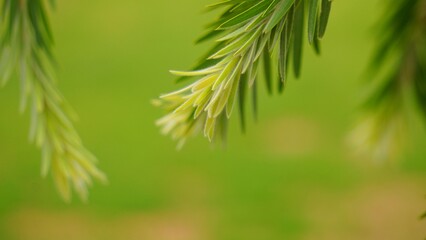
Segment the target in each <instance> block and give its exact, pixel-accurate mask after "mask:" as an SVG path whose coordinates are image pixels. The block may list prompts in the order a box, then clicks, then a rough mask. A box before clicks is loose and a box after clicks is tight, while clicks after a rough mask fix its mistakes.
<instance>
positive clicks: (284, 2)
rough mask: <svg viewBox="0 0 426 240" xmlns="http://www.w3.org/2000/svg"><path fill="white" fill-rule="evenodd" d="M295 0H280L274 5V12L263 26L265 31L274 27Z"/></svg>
mask: <svg viewBox="0 0 426 240" xmlns="http://www.w3.org/2000/svg"><path fill="white" fill-rule="evenodd" d="M294 1H295V0H281V1H280V3H279V4H278V5H277V6H276V9H277V10H275V11H274V13H273V14H272V16H271V18H270V19H269V21H268V23H267V24H266V27H265V30H264V31H265V32H269V31H271V30H272V28H274V27H275V26H276V25H277V24H278V23H279V22H280V21H281V20H282V19H283V18H284V16H285V15H286V14H287V12H288V11H289V10H290V8H291V7H292V6H293V4H294Z"/></svg>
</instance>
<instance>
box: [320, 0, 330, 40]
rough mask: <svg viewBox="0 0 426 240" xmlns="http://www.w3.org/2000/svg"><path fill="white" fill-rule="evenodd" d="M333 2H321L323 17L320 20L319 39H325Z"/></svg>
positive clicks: (328, 0)
mask: <svg viewBox="0 0 426 240" xmlns="http://www.w3.org/2000/svg"><path fill="white" fill-rule="evenodd" d="M330 11H331V0H322V2H321V15H320V19H319V32H318V37H319V38H323V37H324V34H325V30H326V29H327V24H328V18H329V17H330Z"/></svg>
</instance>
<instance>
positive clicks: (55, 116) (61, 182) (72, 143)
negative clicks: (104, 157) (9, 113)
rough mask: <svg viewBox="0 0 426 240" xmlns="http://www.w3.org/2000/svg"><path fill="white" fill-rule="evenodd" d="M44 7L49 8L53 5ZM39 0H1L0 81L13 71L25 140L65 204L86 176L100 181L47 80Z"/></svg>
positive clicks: (47, 51) (47, 50) (45, 28)
mask: <svg viewBox="0 0 426 240" xmlns="http://www.w3.org/2000/svg"><path fill="white" fill-rule="evenodd" d="M48 4H50V5H53V4H54V1H50V2H49V3H48ZM46 7H47V4H46V2H45V1H44V0H20V1H16V0H4V1H3V5H2V11H1V13H2V16H1V18H0V19H1V22H0V41H1V42H0V81H1V82H2V84H3V85H5V84H6V83H7V82H8V81H9V80H10V79H11V78H13V76H14V74H13V73H14V72H17V76H18V78H19V80H20V86H21V87H20V92H21V101H20V103H21V107H20V109H21V111H24V110H25V109H26V108H27V105H29V106H28V107H29V108H30V118H31V124H30V131H29V138H30V141H32V142H34V143H35V144H36V145H37V147H39V148H40V149H41V153H42V154H41V155H42V160H41V174H42V176H46V175H47V174H48V172H49V171H51V172H52V176H53V178H54V180H55V183H56V186H57V188H58V190H59V192H60V194H61V195H62V197H63V198H64V199H65V200H67V201H68V200H70V198H71V188H74V189H75V191H76V192H77V193H78V194H79V195H80V197H81V198H82V199H83V200H85V199H86V198H87V187H88V186H90V185H91V184H92V177H94V178H97V179H99V180H101V181H106V177H105V175H104V174H103V173H102V172H101V171H100V170H99V169H98V168H97V167H96V164H97V160H96V157H95V156H93V155H92V154H91V153H90V152H89V151H88V150H87V149H86V148H85V147H84V146H83V144H82V142H81V140H80V137H79V135H78V133H77V131H76V130H75V128H74V126H73V123H72V120H71V117H70V116H72V112H71V110H70V108H69V106H68V104H67V103H66V101H65V99H64V97H63V96H62V94H61V93H60V92H59V90H58V89H57V87H56V85H55V83H54V77H53V76H52V72H53V65H54V59H53V56H52V46H53V37H52V33H51V30H50V27H49V21H48V16H47V9H46Z"/></svg>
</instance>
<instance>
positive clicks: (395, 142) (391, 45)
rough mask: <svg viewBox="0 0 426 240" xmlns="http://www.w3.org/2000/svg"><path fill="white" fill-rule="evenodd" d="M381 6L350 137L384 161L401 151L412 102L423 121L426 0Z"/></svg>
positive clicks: (396, 1) (398, 0)
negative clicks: (364, 95)
mask: <svg viewBox="0 0 426 240" xmlns="http://www.w3.org/2000/svg"><path fill="white" fill-rule="evenodd" d="M384 2H385V3H387V4H386V5H385V15H384V16H383V17H382V18H380V19H381V20H380V22H379V28H378V31H377V39H378V41H377V42H378V44H377V45H378V46H377V50H376V54H375V56H374V58H373V60H372V63H371V66H370V68H371V72H372V75H371V76H372V77H371V79H372V80H371V81H369V82H368V83H369V84H370V86H372V89H373V91H372V92H371V93H370V94H369V97H368V100H367V101H366V102H365V104H364V110H365V115H364V117H363V118H362V120H361V121H360V123H359V125H358V127H357V128H356V129H355V131H354V135H353V137H352V139H353V140H354V142H355V146H357V147H358V149H359V150H360V151H361V152H364V153H368V154H370V155H372V157H373V158H375V159H389V158H391V157H393V156H397V155H398V153H399V152H400V151H401V150H402V148H403V146H404V139H405V138H406V135H407V133H408V132H409V129H408V126H409V125H410V124H409V120H408V119H409V116H410V111H409V108H410V102H412V101H411V100H412V99H414V102H415V104H416V105H417V107H418V111H417V112H419V113H420V114H422V115H423V117H426V24H425V22H426V1H424V0H394V1H387V2H386V1H384ZM389 66H390V67H389ZM381 70H383V71H381ZM380 72H385V73H386V74H387V75H385V77H383V74H380ZM411 105H412V104H411ZM425 120H426V119H425Z"/></svg>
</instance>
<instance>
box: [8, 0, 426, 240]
mask: <svg viewBox="0 0 426 240" xmlns="http://www.w3.org/2000/svg"><path fill="white" fill-rule="evenodd" d="M212 1H214V0H211V1H210V0H203V1H200V0H180V1H168V0H158V1H138V0H125V1H113V0H102V1H100V0H94V1H83V0H74V1H59V2H58V4H57V5H58V6H57V9H56V11H55V12H54V13H53V15H52V18H51V20H52V23H53V29H54V33H55V35H56V45H55V52H56V56H57V59H58V61H59V63H60V67H59V74H58V75H59V78H60V82H59V86H60V89H61V90H62V91H63V92H64V94H65V96H66V97H67V98H68V100H69V101H70V102H71V103H72V105H73V106H74V108H75V109H76V110H77V112H78V113H79V116H80V121H79V122H78V123H77V128H78V130H79V132H80V133H81V135H82V138H83V139H84V141H85V144H86V146H87V147H88V148H89V149H91V150H92V151H93V152H94V153H95V154H96V155H97V156H98V157H99V159H100V161H101V163H100V167H101V168H102V169H103V170H105V172H106V173H107V174H108V176H109V180H110V184H109V185H108V186H101V185H96V186H95V187H94V188H92V189H91V194H90V202H89V204H83V203H81V202H80V201H79V199H78V198H76V197H74V199H73V202H72V204H69V205H68V204H64V203H63V202H62V201H61V200H60V198H59V197H58V195H57V194H56V192H55V189H54V186H53V183H52V181H51V179H50V178H49V179H41V178H40V173H39V172H40V171H39V160H40V156H39V152H38V151H37V149H36V148H35V147H33V146H32V145H30V144H29V143H28V142H27V130H28V118H27V115H25V116H21V115H19V114H18V84H17V81H13V82H12V83H11V84H10V85H8V86H7V87H6V88H4V89H1V90H0V239H5V240H57V239H61V240H71V239H79V240H97V239H99V240H101V239H102V240H109V239H111V240H113V239H126V240H136V239H144V240H209V239H211V240H219V239H223V240H226V239H232V240H239V239H241V240H251V239H253V240H259V239H262V240H269V239H270V240H275V239H301V240H305V239H316V240H321V239H324V240H333V239H336V240H337V239H349V240H351V239H354V240H355V239H363V240H370V239H371V240H377V239H386V240H405V239H423V238H424V237H425V236H426V223H425V222H421V221H419V220H418V217H419V215H420V214H421V213H422V212H423V211H424V210H425V209H426V199H425V195H426V178H425V176H426V161H425V160H424V157H425V156H426V148H425V147H424V142H425V140H426V137H425V135H426V134H425V132H426V131H424V129H421V130H419V131H417V132H418V136H415V137H414V138H415V140H416V141H412V144H410V147H409V150H408V152H407V153H406V154H405V155H404V156H403V157H402V158H401V159H399V160H397V161H391V162H383V163H377V162H373V161H371V160H370V159H363V158H359V157H356V156H354V155H353V154H352V153H351V151H350V148H349V147H348V145H347V144H346V138H347V135H348V132H349V131H350V129H351V127H352V126H353V123H354V120H355V119H356V111H357V106H358V104H359V102H360V95H361V94H360V89H361V85H360V83H361V78H362V76H363V75H362V74H363V72H364V70H365V67H366V65H367V63H368V60H369V57H370V56H371V53H372V50H373V40H374V39H373V36H374V28H372V26H373V25H374V24H375V20H376V17H377V16H379V15H380V14H379V13H381V10H382V9H381V8H380V6H381V1H379V0H375V1H373V2H372V1H368V0H362V1H335V4H334V9H333V12H332V16H331V21H330V25H329V29H328V33H327V35H326V38H325V40H324V42H323V54H322V56H320V57H317V56H315V55H314V54H313V53H312V51H311V49H310V48H305V50H304V53H305V58H304V64H303V74H302V78H301V79H300V80H297V81H296V80H293V79H292V80H291V81H290V82H289V84H288V86H287V89H286V90H285V92H284V94H283V95H282V96H273V97H268V96H266V94H265V92H266V91H262V94H261V96H260V102H259V106H260V115H259V121H258V123H257V124H254V123H253V121H252V122H251V123H250V124H249V128H248V132H247V133H246V134H245V135H242V134H240V130H239V126H238V121H237V115H234V121H233V123H232V125H231V131H230V136H229V142H228V145H227V147H226V148H222V147H220V146H213V147H212V146H210V145H209V144H208V142H207V140H206V139H204V138H201V137H198V138H196V139H194V140H193V141H190V142H189V143H188V144H187V145H186V146H185V147H184V148H183V150H181V151H176V149H175V143H174V142H172V141H171V140H170V139H169V138H168V137H164V136H161V135H160V134H159V131H158V129H157V128H156V127H155V126H154V121H155V120H156V119H157V118H159V117H160V116H161V114H162V113H161V111H159V110H158V109H155V108H154V107H153V106H152V105H151V104H150V100H151V99H153V98H155V97H156V96H157V95H159V94H160V93H164V92H167V91H169V90H173V89H175V88H176V87H177V85H175V84H174V82H173V81H174V78H173V76H171V75H170V74H169V73H168V71H167V70H169V69H187V68H189V67H190V66H191V64H192V63H194V62H195V60H197V59H198V57H199V56H201V53H203V52H204V51H205V50H206V49H207V48H208V45H200V46H195V47H194V45H193V42H194V40H195V39H196V37H197V36H199V35H200V34H201V33H202V27H203V26H204V25H205V24H207V23H208V22H209V19H212V18H213V17H214V16H215V15H216V14H217V13H213V14H212V13H208V14H203V13H202V10H203V7H204V6H205V5H206V4H208V3H212ZM365 6H369V7H367V8H366V7H365ZM262 90H264V89H263V88H262Z"/></svg>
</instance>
